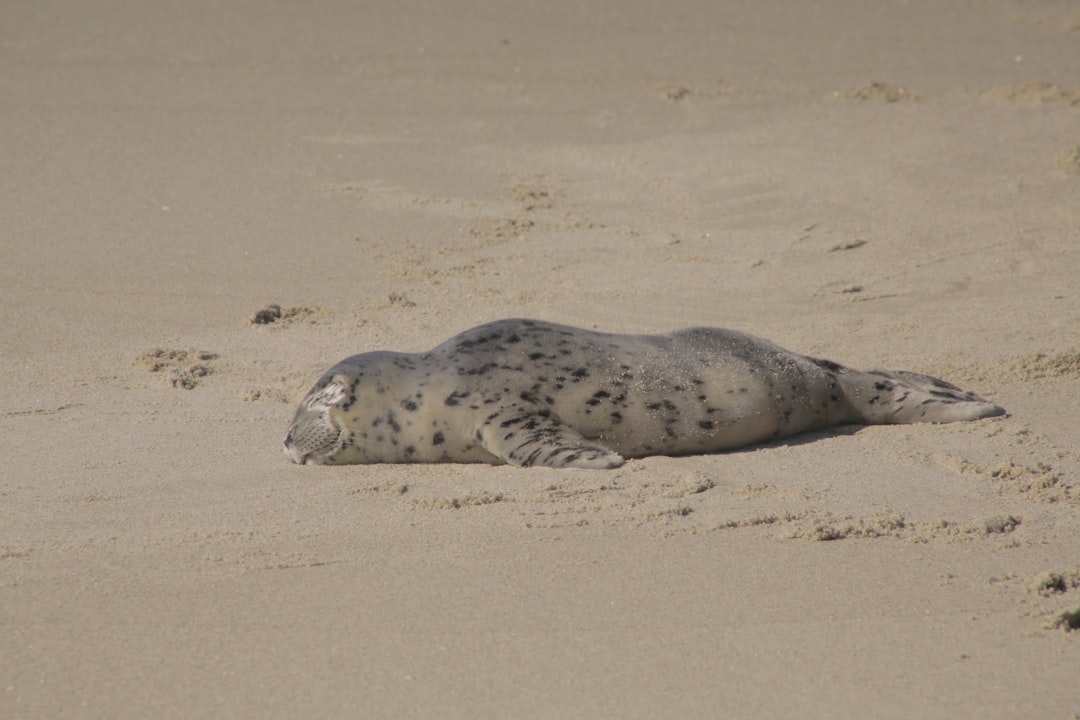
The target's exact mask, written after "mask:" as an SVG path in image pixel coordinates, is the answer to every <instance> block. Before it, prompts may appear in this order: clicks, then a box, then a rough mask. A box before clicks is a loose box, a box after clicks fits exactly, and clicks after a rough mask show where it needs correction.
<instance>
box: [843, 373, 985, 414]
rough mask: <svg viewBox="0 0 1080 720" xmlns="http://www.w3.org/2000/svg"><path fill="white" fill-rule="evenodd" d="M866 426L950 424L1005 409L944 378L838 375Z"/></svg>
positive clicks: (859, 374) (915, 375) (904, 375)
mask: <svg viewBox="0 0 1080 720" xmlns="http://www.w3.org/2000/svg"><path fill="white" fill-rule="evenodd" d="M837 379H838V380H839V382H840V387H841V388H842V389H843V391H844V395H845V397H846V398H847V400H848V402H849V403H850V405H851V408H852V410H854V412H855V413H856V415H858V417H859V419H860V420H861V421H862V422H864V423H866V424H867V425H886V424H894V423H919V422H930V423H949V422H959V421H961V420H978V419H980V418H987V417H996V416H998V415H1004V414H1005V408H1003V407H1000V406H998V405H995V404H994V403H992V402H989V401H987V400H984V399H983V398H981V397H979V396H978V395H976V394H975V393H972V392H968V391H966V390H961V389H960V388H958V387H956V386H955V385H951V384H949V383H947V382H945V381H944V380H939V379H938V378H935V377H931V376H929V375H921V374H919V373H914V372H907V371H905V370H867V371H865V372H860V371H857V370H852V371H850V372H845V373H841V374H839V375H838V376H837Z"/></svg>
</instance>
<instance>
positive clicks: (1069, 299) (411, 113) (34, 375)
mask: <svg viewBox="0 0 1080 720" xmlns="http://www.w3.org/2000/svg"><path fill="white" fill-rule="evenodd" d="M552 6H554V7H552ZM0 60H2V61H0V148H2V155H0V156H2V157H3V160H4V171H3V173H2V174H0V216H2V217H3V231H2V234H0V249H2V261H0V303H2V304H0V308H2V312H3V322H2V325H0V361H2V363H3V367H4V373H3V376H2V378H0V438H2V440H0V442H2V443H3V445H2V449H3V454H4V457H5V461H4V464H3V469H2V470H0V716H2V717H4V718H13V719H14V718H145V717H155V718H191V717H251V718H296V717H349V718H356V717H370V718H379V717H382V718H436V717H437V718H478V717H508V718H509V717H512V718H573V717H590V718H591V717H620V718H638V717H640V718H656V717H757V718H760V717H794V716H797V717H803V718H819V717H828V718H849V717H850V718H862V717H904V718H908V717H920V718H959V717H979V718H1005V717H1009V718H1014V717H1040V718H1041V717H1045V718H1073V717H1076V716H1077V715H1078V714H1080V682H1078V681H1077V678H1080V632H1077V631H1072V630H1070V628H1071V627H1073V626H1076V625H1078V624H1080V620H1078V619H1077V616H1078V614H1080V613H1078V611H1080V587H1078V586H1080V429H1078V428H1080V294H1078V290H1077V288H1078V278H1080V160H1078V157H1080V11H1078V10H1077V8H1076V6H1075V4H1074V3H1072V2H1069V0H1039V1H1038V2H1033V1H1030V0H985V1H984V2H978V3H966V2H940V1H938V0H912V1H911V2H907V3H902V4H901V3H864V2H858V0H823V1H821V2H815V3H806V2H796V1H794V0H790V1H778V2H773V3H756V2H737V3H716V2H703V1H700V0H698V1H695V0H669V1H668V2H664V3H648V2H644V1H642V0H634V1H633V2H615V1H613V0H598V1H597V2H590V3H584V4H570V3H564V4H559V3H547V4H544V3H530V2H523V1H521V0H513V1H511V2H494V1H493V0H462V2H457V3H445V2H440V1H439V0H416V1H412V0H410V1H409V2H398V3H336V2H323V1H318V2H286V1H282V2H274V3H265V2H250V1H249V2H243V1H241V2H230V3H206V2H192V3H143V2H136V1H134V0H91V1H90V2H73V1H71V0H57V1H55V2H48V3H21V4H15V3H7V4H6V5H5V7H4V8H3V9H0ZM272 306H277V309H276V310H275V309H274V308H273V307H272ZM508 316H524V317H537V318H543V319H547V320H552V321H557V322H565V323H570V324H575V325H580V326H584V327H591V328H598V329H601V330H607V331H613V332H664V331H669V330H672V329H675V328H679V327H686V326H691V325H717V326H725V327H731V328H735V329H739V330H743V331H747V332H751V333H754V334H757V335H761V336H764V337H768V338H770V339H772V340H773V341H775V342H778V343H780V344H782V345H784V346H786V347H789V348H791V349H792V350H795V351H798V352H803V353H807V354H813V355H816V356H823V357H828V358H832V359H834V360H837V361H840V362H844V363H846V364H850V365H853V366H856V367H873V366H882V367H892V368H903V369H910V370H918V371H921V372H927V373H931V374H934V375H939V376H942V377H945V378H947V379H949V380H951V381H953V382H956V383H958V384H960V385H963V386H965V387H968V388H970V389H972V390H975V391H977V392H979V393H981V394H983V395H984V396H986V397H987V398H989V399H991V400H993V401H994V402H997V403H999V404H1001V405H1003V406H1004V407H1006V408H1007V409H1008V410H1009V415H1008V416H1007V417H1004V418H998V419H992V420H986V421H981V422H977V423H966V424H957V425H948V426H932V425H918V426H902V427H901V426H896V427H873V428H861V429H857V428H840V429H837V430H836V431H833V432H824V433H818V434H815V435H810V436H806V437H803V438H798V439H796V440H794V441H792V442H788V443H781V444H775V445H768V446H764V447H755V448H750V449H747V450H745V451H740V452H732V453H727V454H721V455H713V456H702V457H688V458H664V457H657V458H646V459H642V460H634V461H631V462H629V463H628V464H627V465H626V466H625V467H623V468H620V469H618V470H615V471H610V472H599V471H597V472H592V471H575V470H569V471H555V470H548V469H543V468H539V469H530V470H519V469H512V468H507V467H488V466H466V465H428V466H405V465H400V466H394V465H385V466H369V467H357V466H353V467H311V466H309V467H299V466H296V465H292V464H290V463H288V462H286V461H285V459H284V457H283V455H282V453H281V447H280V443H281V439H282V436H283V434H284V431H285V428H286V426H287V424H288V421H289V420H290V418H291V415H292V412H293V406H294V404H295V403H296V402H297V401H298V400H299V399H300V398H301V397H303V395H304V394H305V392H306V390H307V388H308V387H309V386H310V384H311V383H312V382H313V381H314V380H315V378H316V377H317V376H318V375H319V374H320V373H321V372H322V371H323V370H324V369H325V368H326V367H327V366H329V365H330V364H331V363H333V362H335V361H336V360H338V359H340V358H341V357H344V356H346V355H350V354H353V353H356V352H362V351H365V350H371V349H380V348H383V349H395V350H402V351H418V350H423V349H426V348H429V347H432V346H434V345H435V344H436V343H438V342H440V341H442V340H443V339H445V338H447V337H449V336H450V335H452V334H454V333H457V332H459V331H460V330H463V329H465V328H468V327H470V326H473V325H476V324H478V323H480V322H484V321H487V320H491V319H495V318H499V317H508ZM254 319H258V320H259V322H253V320H254Z"/></svg>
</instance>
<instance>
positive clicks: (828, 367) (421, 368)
mask: <svg viewBox="0 0 1080 720" xmlns="http://www.w3.org/2000/svg"><path fill="white" fill-rule="evenodd" d="M1004 412H1005V410H1004V409H1003V408H1000V407H998V406H997V405H994V404H993V403H990V402H987V401H986V400H983V399H982V398H980V397H979V396H978V395H975V394H973V393H970V392H965V391H964V390H961V389H960V388H958V387H956V386H955V385H950V384H949V383H947V382H944V381H942V380H938V379H937V378H933V377H930V376H928V375H920V374H918V373H912V372H904V371H893V370H870V371H866V372H861V371H858V370H852V369H851V368H847V367H844V366H843V365H839V364H837V363H834V362H831V361H829V360H820V359H817V358H812V357H807V356H805V355H798V354H796V353H793V352H789V351H787V350H784V349H783V348H781V347H779V346H777V345H774V344H773V343H771V342H769V341H767V340H763V339H760V338H756V337H754V336H752V335H746V334H744V333H741V332H735V331H732V330H723V329H719V328H692V329H689V330H680V331H678V332H674V333H671V334H669V335H613V334H608V333H601V332H593V331H591V330H583V329H580V328H575V327H569V326H566V325H556V324H553V323H548V322H541V321H538V320H499V321H496V322H492V323H488V324H486V325H481V326H479V327H475V328H472V329H471V330H466V331H465V332H462V333H461V334H459V335H456V336H454V337H452V338H450V339H449V340H447V341H446V342H444V343H443V344H442V345H439V346H438V347H436V348H435V349H433V350H431V351H429V352H425V353H415V354H413V353H398V352H369V353H363V354H361V355H353V356H352V357H349V358H346V359H344V360H342V361H341V362H339V363H338V364H337V365H334V366H333V367H332V368H330V369H329V370H328V371H327V372H326V374H325V375H323V376H322V378H320V379H319V381H318V382H316V383H315V386H314V387H313V388H312V389H311V391H310V392H309V393H308V395H307V397H306V398H304V400H303V401H302V402H301V403H300V407H299V408H298V409H297V411H296V416H295V418H294V419H293V422H292V425H291V427H290V428H289V431H288V434H286V436H285V454H286V455H287V456H288V457H289V459H291V460H292V461H294V462H297V463H301V464H303V463H320V464H346V463H384V462H393V463H399V462H487V463H494V464H499V463H508V464H510V465H517V466H530V465H544V466H548V467H576V468H614V467H618V466H620V465H622V464H623V462H624V458H632V457H642V456H645V455H687V454H696V453H709V452H717V451H721V450H730V449H732V448H738V447H742V446H744V445H749V444H752V443H759V442H765V441H770V440H777V439H780V438H786V437H790V436H792V435H796V434H798V433H802V432H806V431H809V430H818V429H821V428H827V427H831V426H834V425H846V424H864V425H875V424H885V423H916V422H935V423H945V422H954V421H958V420H975V419H978V418H985V417H992V416H995V415H1002V414H1004Z"/></svg>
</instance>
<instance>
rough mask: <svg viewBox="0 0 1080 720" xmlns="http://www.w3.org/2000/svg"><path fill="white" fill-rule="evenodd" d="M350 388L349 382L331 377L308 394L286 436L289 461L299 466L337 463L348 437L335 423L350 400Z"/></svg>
mask: <svg viewBox="0 0 1080 720" xmlns="http://www.w3.org/2000/svg"><path fill="white" fill-rule="evenodd" d="M343 380H344V382H342V381H343ZM320 385H321V386H322V387H319V386H320ZM348 386H349V385H348V380H347V379H345V378H340V377H338V376H335V375H329V376H327V377H326V378H324V379H323V382H320V383H318V384H316V386H315V388H313V389H312V391H311V392H310V393H308V396H307V397H306V398H304V401H303V402H302V403H300V407H298V408H297V409H296V416H295V417H294V418H293V421H292V425H290V426H289V432H287V433H286V434H285V456H286V457H287V458H289V459H290V460H292V461H293V462H294V463H297V464H299V465H304V464H305V463H315V464H318V465H322V464H328V463H333V462H334V455H335V454H336V453H337V452H339V451H341V450H342V449H344V447H345V444H346V442H347V441H346V439H345V438H346V437H347V433H346V432H344V431H343V430H342V428H341V426H340V425H339V423H337V422H335V421H334V414H335V413H334V411H335V410H337V409H339V408H340V407H341V405H342V403H343V402H344V401H345V400H346V398H347V397H348V391H347V389H346V388H348Z"/></svg>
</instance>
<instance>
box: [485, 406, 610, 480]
mask: <svg viewBox="0 0 1080 720" xmlns="http://www.w3.org/2000/svg"><path fill="white" fill-rule="evenodd" d="M477 439H479V440H480V442H481V444H482V445H483V446H484V449H486V450H487V451H488V452H490V453H491V454H492V455H495V456H496V457H499V458H501V459H502V460H504V461H505V462H506V463H507V464H509V465H516V466H518V467H529V466H531V465H541V466H545V467H553V468H567V467H573V468H589V469H596V470H608V469H611V468H617V467H619V466H620V465H622V464H623V463H624V462H626V461H625V460H624V459H623V457H622V455H619V454H618V453H614V452H612V451H611V450H608V449H607V448H605V447H603V446H601V445H597V444H596V443H593V442H590V441H588V440H586V439H585V438H584V437H582V436H581V435H580V434H579V433H578V432H577V431H576V430H574V429H572V428H570V427H568V426H566V425H563V424H562V423H561V422H559V421H558V420H557V419H555V418H553V417H552V416H551V413H550V412H549V411H548V410H543V409H534V408H531V407H525V406H521V405H510V406H508V407H504V408H502V409H500V410H499V411H498V412H495V413H492V414H491V415H489V416H488V417H486V418H485V419H484V422H483V425H482V426H481V427H480V428H479V429H478V430H477Z"/></svg>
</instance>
